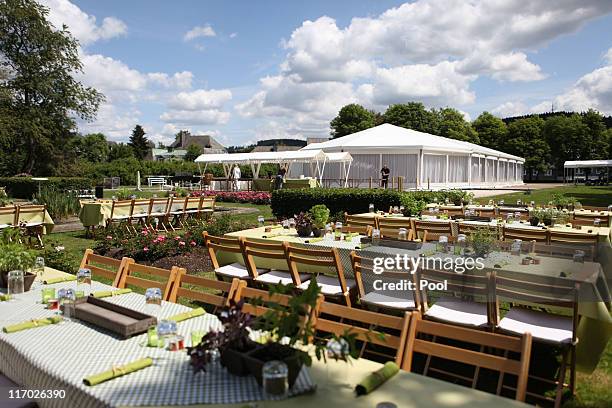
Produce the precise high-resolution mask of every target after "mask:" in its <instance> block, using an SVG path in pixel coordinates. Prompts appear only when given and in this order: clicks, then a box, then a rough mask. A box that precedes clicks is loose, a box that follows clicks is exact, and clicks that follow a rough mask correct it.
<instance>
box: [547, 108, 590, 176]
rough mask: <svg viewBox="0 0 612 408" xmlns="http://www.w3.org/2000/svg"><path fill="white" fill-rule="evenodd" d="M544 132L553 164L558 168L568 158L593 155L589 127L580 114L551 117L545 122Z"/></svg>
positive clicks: (573, 158)
mask: <svg viewBox="0 0 612 408" xmlns="http://www.w3.org/2000/svg"><path fill="white" fill-rule="evenodd" d="M542 134H543V137H544V140H546V142H547V143H548V145H549V146H550V152H551V157H552V161H551V164H552V165H553V166H554V167H555V168H556V169H558V170H559V169H562V168H563V163H564V162H565V161H567V160H588V159H590V158H591V157H592V156H591V153H592V152H591V145H592V140H591V138H590V136H589V127H588V126H587V125H585V124H584V123H582V119H581V117H580V115H578V114H573V115H571V116H551V117H549V118H548V119H546V121H545V122H544V127H543V129H542Z"/></svg>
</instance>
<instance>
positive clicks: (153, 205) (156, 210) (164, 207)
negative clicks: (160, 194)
mask: <svg viewBox="0 0 612 408" xmlns="http://www.w3.org/2000/svg"><path fill="white" fill-rule="evenodd" d="M169 211H170V199H169V198H152V199H151V202H150V203H149V211H148V214H147V218H146V225H147V226H149V227H150V228H154V229H159V227H160V225H161V228H162V229H163V230H164V231H168V228H166V225H165V224H164V220H166V219H167V218H168V212H169ZM155 220H157V223H155V225H153V224H154V221H155Z"/></svg>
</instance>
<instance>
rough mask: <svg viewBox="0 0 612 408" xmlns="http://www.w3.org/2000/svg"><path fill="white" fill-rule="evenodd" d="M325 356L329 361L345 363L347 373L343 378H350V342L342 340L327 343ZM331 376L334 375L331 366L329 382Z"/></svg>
mask: <svg viewBox="0 0 612 408" xmlns="http://www.w3.org/2000/svg"><path fill="white" fill-rule="evenodd" d="M325 354H326V355H327V358H328V359H331V360H334V361H336V362H338V361H344V362H345V363H346V367H345V371H346V372H345V373H344V375H342V378H345V379H347V378H348V377H349V375H348V370H349V368H350V365H349V358H350V347H349V344H348V342H347V341H346V340H344V339H342V338H340V339H335V338H331V339H329V340H328V341H327V344H325ZM328 364H329V362H328ZM331 374H332V373H331V372H330V370H329V366H328V367H327V376H328V382H329V381H330V380H331V378H329V377H331Z"/></svg>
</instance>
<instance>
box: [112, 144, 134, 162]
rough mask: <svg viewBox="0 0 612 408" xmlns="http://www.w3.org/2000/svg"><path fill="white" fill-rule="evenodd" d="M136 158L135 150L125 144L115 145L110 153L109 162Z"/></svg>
mask: <svg viewBox="0 0 612 408" xmlns="http://www.w3.org/2000/svg"><path fill="white" fill-rule="evenodd" d="M133 157H134V150H132V148H131V147H130V146H129V145H127V144H125V143H113V144H111V145H110V148H109V151H108V161H109V162H112V161H114V160H120V159H131V158H133Z"/></svg>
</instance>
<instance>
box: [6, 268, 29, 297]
mask: <svg viewBox="0 0 612 408" xmlns="http://www.w3.org/2000/svg"><path fill="white" fill-rule="evenodd" d="M24 279H25V275H24V273H23V271H10V272H9V273H8V276H7V280H8V282H7V283H8V285H7V288H8V294H9V296H10V297H11V299H13V298H14V297H15V295H20V294H22V293H23V292H25V286H24V285H25V284H24Z"/></svg>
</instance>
